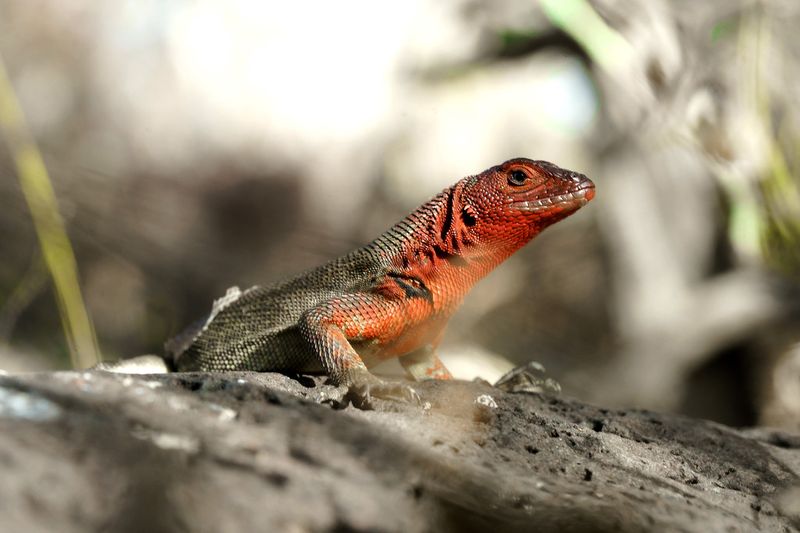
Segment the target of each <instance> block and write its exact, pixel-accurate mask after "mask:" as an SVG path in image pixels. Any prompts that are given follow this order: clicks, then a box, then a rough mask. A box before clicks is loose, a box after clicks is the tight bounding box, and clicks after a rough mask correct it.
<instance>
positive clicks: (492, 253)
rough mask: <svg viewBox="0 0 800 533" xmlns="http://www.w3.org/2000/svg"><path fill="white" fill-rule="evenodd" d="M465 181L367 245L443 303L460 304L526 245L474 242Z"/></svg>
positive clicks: (415, 211) (446, 304)
mask: <svg viewBox="0 0 800 533" xmlns="http://www.w3.org/2000/svg"><path fill="white" fill-rule="evenodd" d="M463 185H464V180H462V181H460V182H458V183H457V184H456V185H454V186H453V187H450V188H448V189H445V190H444V191H442V192H441V193H439V194H438V195H436V196H435V197H433V198H431V199H430V200H429V201H428V202H426V203H425V204H423V205H421V206H420V207H419V208H417V209H416V210H414V211H413V212H412V213H411V214H409V215H408V216H407V217H406V218H404V219H403V220H401V221H400V222H398V223H397V224H395V225H394V226H393V227H392V228H391V229H389V230H388V231H387V232H386V233H384V234H383V235H381V236H380V237H379V238H378V239H376V240H375V241H374V242H373V243H372V244H371V245H370V246H371V247H373V248H377V249H378V250H380V251H381V253H382V254H384V255H385V257H386V260H387V264H388V265H389V268H390V269H392V270H393V271H394V272H396V273H398V274H402V275H404V276H408V277H413V278H416V279H418V280H420V281H421V282H422V283H424V284H425V285H426V286H427V287H428V289H429V290H430V291H431V292H432V293H433V294H434V295H435V296H437V295H438V298H435V300H439V302H440V303H441V305H442V306H445V307H449V306H456V305H458V303H459V302H460V301H461V299H462V298H463V297H464V295H465V294H466V293H467V292H469V290H470V289H471V288H472V286H473V285H475V283H476V282H478V281H479V280H480V279H481V278H483V277H484V276H485V275H486V274H488V273H489V272H491V271H492V270H493V269H494V268H495V267H496V266H497V265H499V264H500V263H502V262H503V261H504V260H505V259H506V258H508V257H509V256H510V255H511V254H512V253H513V252H514V251H516V250H517V249H518V248H519V247H520V246H522V244H524V243H522V244H515V245H513V246H501V247H498V246H487V245H482V244H481V243H480V242H475V241H474V238H473V237H472V235H471V234H470V231H469V227H468V223H469V220H468V219H467V220H466V221H465V219H464V217H463V216H462V209H463V207H464V203H463V202H462V198H461V193H462V191H463ZM526 242H527V241H526Z"/></svg>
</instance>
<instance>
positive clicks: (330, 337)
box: [120, 158, 595, 399]
mask: <svg viewBox="0 0 800 533" xmlns="http://www.w3.org/2000/svg"><path fill="white" fill-rule="evenodd" d="M594 193H595V190H594V184H593V183H592V182H591V181H590V180H589V179H588V178H587V177H586V176H584V175H583V174H579V173H577V172H572V171H569V170H565V169H562V168H560V167H558V166H556V165H553V164H552V163H548V162H546V161H534V160H530V159H524V158H517V159H511V160H509V161H506V162H505V163H503V164H501V165H497V166H494V167H492V168H489V169H487V170H485V171H483V172H481V173H480V174H477V175H475V176H469V177H466V178H463V179H462V180H460V181H458V182H457V183H456V184H455V185H453V186H452V187H449V188H447V189H445V190H444V191H442V192H441V193H439V194H438V195H436V196H435V197H433V198H432V199H431V200H429V201H428V202H426V203H425V204H423V205H422V206H420V207H419V208H418V209H416V210H415V211H413V212H412V213H411V214H410V215H408V216H407V217H406V218H404V219H403V220H401V221H400V222H398V223H397V224H395V225H394V226H393V227H392V228H391V229H389V230H388V231H387V232H386V233H384V234H383V235H381V236H380V237H378V238H377V239H375V240H374V241H372V242H371V243H369V244H367V245H366V246H364V247H362V248H359V249H357V250H354V251H352V252H350V253H348V254H346V255H343V256H341V257H339V258H337V259H334V260H332V261H330V262H329V263H326V264H324V265H322V266H319V267H317V268H314V269H311V270H309V271H307V272H304V273H302V274H300V275H298V276H296V277H294V278H290V279H288V280H285V281H282V282H279V283H275V284H272V285H266V286H255V287H251V288H249V289H247V290H244V291H241V290H239V289H238V288H237V287H233V288H231V289H229V290H228V292H227V294H225V296H223V297H222V298H220V299H218V300H216V301H215V302H214V305H213V307H212V310H211V313H210V314H209V315H208V316H207V317H205V318H203V319H202V320H200V321H198V322H196V323H195V324H193V325H191V326H189V327H188V328H187V329H186V330H185V331H184V332H183V333H181V334H179V335H178V336H176V337H175V338H173V339H172V340H170V341H168V342H167V343H166V345H165V348H166V356H165V357H164V360H165V362H166V364H167V367H169V368H170V369H171V370H177V371H234V370H250V371H274V372H281V371H283V372H291V373H326V374H328V375H329V376H330V377H331V380H332V381H333V383H334V384H336V385H343V386H347V387H349V388H350V390H351V391H356V394H358V395H360V396H361V397H363V398H367V399H369V397H370V396H377V397H386V398H395V399H398V398H399V399H408V398H413V397H414V396H415V393H414V391H413V389H411V388H410V387H408V386H407V385H403V384H401V383H399V382H393V381H385V380H383V379H380V378H378V377H376V376H374V375H373V374H372V373H370V372H369V370H368V368H370V367H371V366H373V365H375V364H377V363H379V362H381V361H383V360H386V359H390V358H394V357H397V358H399V362H400V364H401V365H402V367H403V368H404V369H405V371H406V373H407V374H408V375H409V376H410V377H411V378H413V379H415V380H418V381H419V380H424V379H452V375H451V374H450V372H449V371H448V370H447V368H446V367H445V366H444V364H442V361H441V360H440V359H439V357H438V356H437V355H436V347H437V345H438V344H439V341H440V339H441V337H442V333H443V332H444V328H445V326H446V324H447V321H448V319H449V318H450V316H451V315H452V314H453V313H454V312H455V310H456V309H457V308H458V306H459V304H460V303H461V301H462V299H463V298H464V296H465V295H466V294H467V292H468V291H469V290H470V289H471V288H472V286H473V285H474V284H475V283H476V282H477V281H478V280H480V279H481V278H482V277H484V276H485V275H486V274H488V273H489V272H490V271H491V270H492V269H494V268H495V267H496V266H497V265H499V264H500V263H502V262H503V261H504V260H505V259H506V258H508V257H509V256H510V255H511V254H513V253H514V252H516V251H517V250H518V249H520V248H521V247H522V246H524V245H525V244H526V243H527V242H528V241H530V240H531V239H532V238H534V237H535V236H536V235H538V234H539V232H541V231H542V230H543V229H544V228H546V227H547V226H549V225H551V224H553V223H555V222H558V221H559V220H562V219H563V218H566V217H567V216H569V215H571V214H572V213H574V212H575V211H577V210H578V209H580V208H581V207H582V206H583V205H585V204H586V203H587V202H588V201H589V200H591V199H592V198H593V197H594ZM123 363H124V362H123ZM120 370H122V371H124V370H123V369H122V368H120Z"/></svg>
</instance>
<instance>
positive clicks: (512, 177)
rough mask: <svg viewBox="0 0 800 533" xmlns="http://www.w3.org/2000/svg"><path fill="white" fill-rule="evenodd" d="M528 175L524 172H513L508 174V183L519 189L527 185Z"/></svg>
mask: <svg viewBox="0 0 800 533" xmlns="http://www.w3.org/2000/svg"><path fill="white" fill-rule="evenodd" d="M527 179H528V175H527V174H526V173H525V172H524V171H522V170H512V171H511V172H510V173H509V174H508V183H509V184H511V185H514V186H516V187H519V186H520V185H525V181H527Z"/></svg>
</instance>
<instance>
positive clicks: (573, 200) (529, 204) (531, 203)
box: [512, 183, 594, 213]
mask: <svg viewBox="0 0 800 533" xmlns="http://www.w3.org/2000/svg"><path fill="white" fill-rule="evenodd" d="M592 198H594V184H591V183H590V184H586V185H584V186H583V187H581V188H580V189H578V190H575V191H570V192H566V193H564V194H554V195H552V196H545V197H544V198H537V199H536V200H526V201H522V202H514V203H513V204H512V205H513V206H514V207H516V208H517V209H519V210H520V211H526V212H529V213H536V212H539V211H549V210H551V209H553V208H554V207H556V208H559V209H560V210H565V209H579V208H581V207H583V206H584V205H586V204H587V203H589V201H590V200H591V199H592Z"/></svg>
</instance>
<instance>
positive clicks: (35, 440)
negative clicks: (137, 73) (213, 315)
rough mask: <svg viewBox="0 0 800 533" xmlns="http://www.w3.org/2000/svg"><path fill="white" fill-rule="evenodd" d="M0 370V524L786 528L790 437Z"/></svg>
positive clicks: (622, 418)
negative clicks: (366, 407)
mask: <svg viewBox="0 0 800 533" xmlns="http://www.w3.org/2000/svg"><path fill="white" fill-rule="evenodd" d="M416 387H417V389H418V390H419V392H420V394H421V395H422V397H423V398H424V400H425V401H426V402H428V404H429V405H427V406H425V407H416V406H410V405H404V404H397V403H392V402H387V403H382V402H379V403H377V405H376V406H375V407H376V408H375V410H371V411H363V410H358V409H355V408H354V407H353V406H352V405H345V404H344V402H343V401H342V391H341V390H339V389H337V388H335V387H331V386H328V385H325V384H324V380H322V379H319V378H310V377H305V376H299V377H295V378H292V377H286V376H282V375H278V374H254V373H231V374H214V375H209V374H171V375H144V376H124V375H115V374H107V373H102V372H60V373H40V374H28V375H17V376H3V377H0V468H1V469H2V472H3V475H2V476H0V531H26V532H38V531H43V532H44V531H46V532H51V531H60V532H72V531H75V532H86V531H113V532H118V531H119V532H140V531H149V532H162V531H164V532H179V531H199V532H209V533H211V532H215V533H227V532H238V531H297V532H300V531H484V530H493V531H533V530H535V531H586V530H592V531H653V530H659V531H663V530H670V531H703V532H706V531H753V530H765V531H794V530H796V528H797V527H798V525H799V524H800V520H799V518H800V489H798V487H800V479H798V476H800V436H798V435H791V434H786V433H779V432H775V431H770V430H766V429H757V430H747V431H741V430H735V429H731V428H728V427H725V426H721V425H719V424H714V423H711V422H706V421H701V420H692V419H688V418H683V417H679V416H672V415H663V414H657V413H652V412H646V411H632V410H607V409H600V408H597V407H593V406H589V405H585V404H581V403H578V402H576V401H573V400H569V399H564V398H559V397H549V396H542V395H535V394H509V393H504V392H501V391H499V390H496V389H493V388H491V387H488V386H486V385H482V384H478V383H464V382H452V383H434V382H428V383H422V384H419V385H417V386H416Z"/></svg>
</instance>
